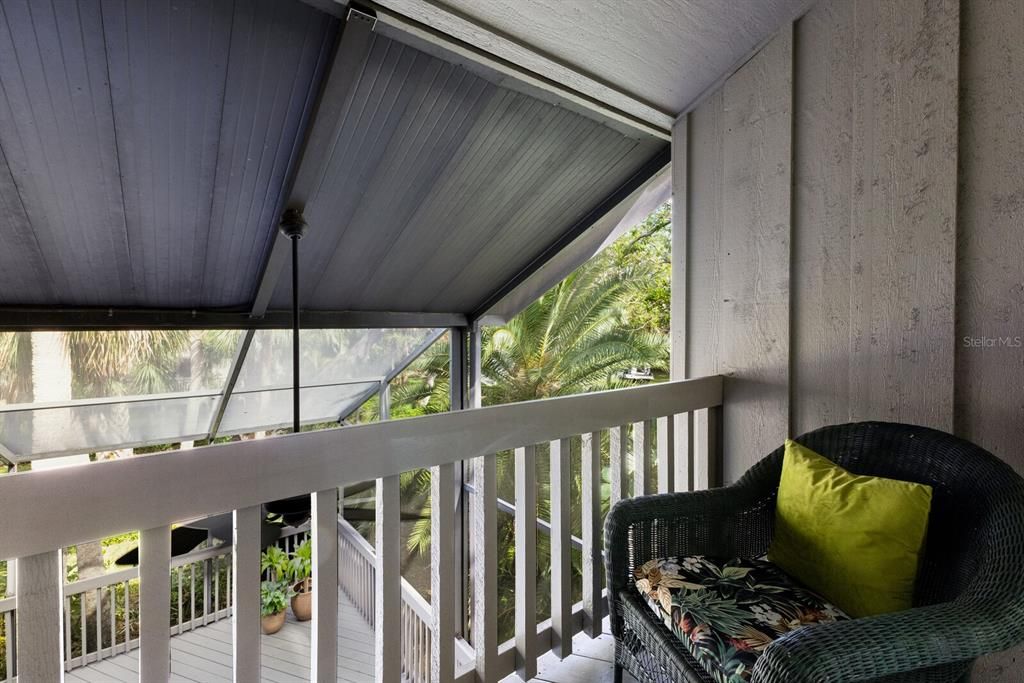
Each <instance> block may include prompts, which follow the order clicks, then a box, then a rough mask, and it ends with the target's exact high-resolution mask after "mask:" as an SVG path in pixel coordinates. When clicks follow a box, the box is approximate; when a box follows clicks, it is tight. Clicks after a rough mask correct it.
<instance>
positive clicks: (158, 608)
mask: <svg viewBox="0 0 1024 683" xmlns="http://www.w3.org/2000/svg"><path fill="white" fill-rule="evenodd" d="M170 587H171V527H169V526H161V527H156V528H153V529H146V530H144V531H143V532H142V533H141V534H139V647H140V649H139V679H140V680H141V681H144V682H145V683H150V682H151V681H152V682H154V683H155V682H157V681H166V680H167V679H168V677H169V676H170V672H171V640H170V635H171V634H170V627H169V625H168V622H169V619H168V616H169V614H170V612H171V591H170ZM82 597H83V602H82V609H83V610H84V609H85V602H84V598H85V594H84V593H83V594H82ZM83 642H84V641H83ZM83 649H84V648H83Z"/></svg>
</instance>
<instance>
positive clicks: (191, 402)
mask: <svg viewBox="0 0 1024 683" xmlns="http://www.w3.org/2000/svg"><path fill="white" fill-rule="evenodd" d="M445 332H446V329H445V328H437V329H436V328H405V329H334V330H325V329H309V330H302V331H301V333H300V334H301V338H300V344H299V347H300V364H301V366H300V367H301V372H300V377H301V381H300V388H301V391H300V401H301V405H300V415H301V417H302V424H303V425H310V424H320V423H325V422H339V421H341V420H342V419H344V418H345V417H346V416H348V415H350V414H352V413H353V412H354V411H356V410H357V409H358V408H359V407H360V406H361V405H362V404H363V403H364V402H365V401H367V400H368V399H369V398H371V397H372V396H374V395H375V394H376V393H377V391H378V390H379V388H380V386H381V384H382V383H384V384H386V383H387V382H389V381H391V380H392V379H394V377H395V376H397V375H398V373H400V372H401V371H402V370H403V369H405V368H406V367H407V366H408V365H409V364H410V363H411V362H413V361H414V360H415V359H416V358H417V357H418V356H420V355H421V354H422V353H423V352H424V351H425V350H426V349H427V348H428V347H429V346H430V345H431V344H433V343H434V342H435V341H437V340H438V339H439V338H440V337H441V336H443V335H444V333H445ZM12 334H15V335H18V338H16V339H14V340H13V341H14V343H15V346H17V347H18V348H19V349H21V350H22V351H21V352H22V353H24V354H25V355H26V356H30V361H29V360H28V359H25V360H24V361H23V362H21V363H20V366H21V368H22V371H21V372H20V376H18V374H17V371H16V373H15V375H14V377H13V379H12V380H11V381H15V382H19V381H20V382H21V383H23V384H24V385H25V386H31V385H33V384H36V385H40V386H41V385H43V384H45V387H46V388H45V391H40V392H38V393H39V394H41V395H36V396H34V397H33V398H34V400H32V401H26V402H17V403H6V404H2V403H0V455H2V456H3V457H4V458H5V459H6V460H8V461H10V462H11V463H18V462H25V461H30V460H37V459H41V458H52V457H56V456H63V455H71V454H84V453H95V452H102V451H113V450H118V449H124V448H139V447H143V446H154V445H161V444H173V443H180V442H187V441H199V440H209V441H212V440H213V439H214V438H216V437H218V436H229V435H235V434H244V433H251V432H259V431H268V430H274V429H279V428H282V427H287V426H289V425H291V419H292V385H291V382H292V333H291V331H290V330H247V331H239V330H203V331H152V332H124V331H117V332H113V331H85V332H75V333H52V332H43V333H33V332H16V333H12ZM41 335H59V337H58V338H57V339H53V338H52V337H51V338H50V339H46V338H44V337H42V336H41ZM114 335H118V337H115V336H114ZM132 335H136V337H137V338H136V339H132ZM33 341H35V348H33ZM133 342H136V343H137V344H138V347H141V348H137V349H136V350H135V351H133V350H131V348H130V347H132V346H133ZM125 347H128V348H125ZM118 354H121V355H120V357H119V356H118ZM100 356H105V357H104V358H102V359H101V358H99V357H100ZM100 363H102V364H103V365H104V366H105V367H104V368H102V371H98V370H97V369H96V366H97V365H98V364H100ZM7 393H11V392H7Z"/></svg>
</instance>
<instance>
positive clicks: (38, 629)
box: [7, 550, 64, 683]
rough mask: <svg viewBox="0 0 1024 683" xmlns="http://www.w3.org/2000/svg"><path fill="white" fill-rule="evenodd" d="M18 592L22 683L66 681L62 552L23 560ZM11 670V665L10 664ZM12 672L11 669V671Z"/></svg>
mask: <svg viewBox="0 0 1024 683" xmlns="http://www.w3.org/2000/svg"><path fill="white" fill-rule="evenodd" d="M17 563H18V585H17V588H16V591H17V592H16V595H17V600H16V603H15V604H16V605H17V615H16V617H15V622H16V623H17V625H16V626H15V630H16V632H17V637H16V641H17V643H16V646H17V667H18V680H19V681H21V682H22V683H37V682H39V683H44V682H45V683H49V681H60V680H63V679H62V677H63V673H62V671H63V666H62V664H61V658H62V656H63V649H64V645H63V637H64V627H63V625H62V623H61V587H62V586H63V584H64V581H63V577H62V576H61V566H62V565H61V551H60V550H54V551H50V552H46V553H40V554H38V555H30V556H28V557H22V558H21V559H19V560H18V561H17ZM7 666H8V667H10V666H11V662H10V661H8V662H7ZM8 671H9V669H8Z"/></svg>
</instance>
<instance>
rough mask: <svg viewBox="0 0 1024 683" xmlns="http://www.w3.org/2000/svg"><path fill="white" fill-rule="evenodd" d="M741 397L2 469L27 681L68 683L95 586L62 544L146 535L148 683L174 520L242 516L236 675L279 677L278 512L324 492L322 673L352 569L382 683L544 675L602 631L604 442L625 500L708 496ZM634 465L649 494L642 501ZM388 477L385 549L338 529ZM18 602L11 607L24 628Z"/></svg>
mask: <svg viewBox="0 0 1024 683" xmlns="http://www.w3.org/2000/svg"><path fill="white" fill-rule="evenodd" d="M721 403H722V379H721V377H717V376H715V377H706V378H701V379H695V380H687V381H682V382H671V383H665V384H658V385H652V386H646V387H642V388H636V389H624V390H617V391H608V392H600V393H595V394H587V395H582V396H571V397H564V398H557V399H550V400H544V401H533V402H526V403H518V404H512V405H505V406H496V407H489V408H482V409H476V410H466V411H461V412H453V413H447V414H443V415H434V416H429V417H422V418H414V419H408V420H397V421H386V422H380V423H375V424H369V425H359V426H353V427H344V428H340V429H333V430H325V431H319V432H308V433H302V434H295V435H289V436H284V437H278V438H270V439H263V440H257V441H247V442H240V443H231V444H224V445H220V446H212V447H208V448H202V449H194V450H191V451H182V452H177V453H174V454H154V455H147V456H138V457H135V458H131V459H125V460H118V461H106V462H100V463H94V464H91V465H89V466H85V467H78V468H66V469H62V470H48V471H41V472H31V473H24V474H15V475H11V476H7V477H3V478H0V516H2V517H0V518H2V519H4V520H5V528H4V531H3V532H2V533H0V558H11V559H13V558H17V564H18V574H19V579H20V580H19V581H18V583H17V590H16V605H17V617H18V618H17V619H16V620H15V621H16V630H17V637H16V639H15V644H16V645H15V647H16V650H17V663H18V669H19V673H20V674H21V676H22V680H23V681H25V680H46V681H49V680H59V677H60V672H61V671H62V670H63V669H64V668H65V666H66V665H67V664H66V659H67V654H68V653H67V652H66V651H65V647H64V644H63V642H62V641H63V640H64V639H65V638H66V637H67V634H66V629H67V626H66V622H65V621H64V617H63V612H64V611H65V610H67V611H70V610H69V608H68V605H69V599H71V598H73V596H74V595H76V594H81V593H84V591H78V593H75V592H70V593H69V592H68V590H67V588H66V587H65V586H64V583H63V581H62V567H61V562H60V552H59V549H60V548H62V547H66V546H69V545H74V544H75V543H79V542H83V541H87V540H92V539H96V538H102V537H105V536H110V535H113V534H117V533H123V532H126V531H131V530H135V529H138V530H141V534H140V537H141V543H140V566H139V568H138V576H139V598H138V611H139V617H140V621H139V630H138V643H139V648H140V651H139V663H140V676H141V678H142V680H144V681H147V682H148V681H158V680H166V678H167V676H168V671H169V661H170V659H169V652H170V649H169V639H170V637H171V635H172V629H169V628H168V624H169V617H170V614H171V613H172V604H171V603H172V597H171V595H170V594H169V593H168V591H167V586H168V585H170V580H171V573H172V572H173V571H179V572H180V571H181V570H180V569H178V567H179V566H181V565H176V564H175V562H172V560H171V558H170V525H171V524H173V523H174V522H176V521H178V520H183V519H190V518H195V517H200V516H206V515H212V514H217V513H221V512H224V511H226V510H233V511H234V539H233V544H232V548H231V555H230V557H231V562H232V567H233V571H232V583H231V589H230V594H231V604H232V605H233V611H232V624H233V667H234V675H235V680H245V681H251V680H259V677H260V672H259V665H260V664H259V663H260V656H259V649H260V626H259V621H260V620H259V580H260V571H259V553H260V516H261V514H260V511H261V507H260V506H261V503H262V502H263V501H267V500H276V499H280V498H285V497H288V496H295V495H300V494H303V493H309V492H312V493H313V519H312V522H311V528H310V534H311V537H312V539H313V552H314V567H315V569H314V591H313V596H314V620H313V629H312V648H311V651H312V654H311V660H312V661H311V671H312V678H313V680H316V681H326V680H334V677H335V666H336V660H337V655H338V649H337V648H338V638H337V628H338V612H337V610H338V601H337V600H336V599H335V597H336V591H337V586H338V580H339V578H344V579H345V580H344V581H343V582H342V586H343V589H344V590H346V592H347V593H348V594H349V597H350V598H351V599H352V601H353V602H354V603H355V604H356V606H357V607H358V608H359V609H360V610H362V611H363V613H364V614H365V615H366V616H367V617H369V616H371V615H370V612H371V609H372V624H373V629H374V633H375V638H376V655H375V668H376V678H377V680H379V681H387V682H388V683H390V682H392V681H399V680H401V679H402V678H403V677H407V678H409V679H412V680H415V681H427V680H432V681H440V682H450V681H460V682H461V681H472V680H480V681H483V682H485V683H490V682H493V681H497V680H499V679H500V678H502V677H504V676H505V675H507V674H509V673H511V672H513V671H518V672H519V674H520V675H521V676H522V677H523V678H525V679H528V678H531V677H532V676H533V675H534V674H535V672H536V662H537V658H538V657H539V656H540V655H541V654H542V653H544V652H546V651H548V650H554V651H555V652H556V653H558V654H559V655H561V656H563V657H564V656H567V655H568V654H570V652H571V645H572V636H573V634H575V633H576V632H577V631H579V630H583V631H585V632H586V633H588V634H590V635H591V636H594V637H596V636H597V635H598V634H599V633H600V631H601V618H602V616H603V614H604V610H605V606H604V605H605V603H604V600H603V586H602V559H601V547H600V545H599V538H600V526H601V524H602V521H603V520H602V511H601V510H602V508H601V481H602V474H603V472H602V467H603V466H602V457H601V444H602V440H603V439H604V438H607V440H608V443H609V450H608V453H609V463H610V464H609V472H608V480H609V482H610V483H611V499H612V502H615V501H616V500H619V499H621V498H623V497H626V496H628V495H630V494H631V493H632V494H644V493H651V492H654V491H670V490H684V489H689V488H701V487H705V486H707V485H708V483H709V482H713V481H714V480H715V467H716V464H717V462H718V444H719V439H718V434H719V431H720V428H721V408H720V406H721ZM630 425H631V427H629V426H630ZM605 432H607V433H608V436H607V437H604V433H605ZM573 440H578V442H579V444H580V446H579V447H580V448H581V453H582V475H581V484H582V534H581V538H580V539H579V542H580V543H581V544H582V556H583V563H582V564H583V577H582V578H583V591H582V598H583V599H582V601H581V602H579V603H577V604H575V605H574V604H573V602H572V597H571V589H570V585H571V583H570V579H571V571H572V564H571V552H572V549H573V537H572V535H571V533H570V531H571V525H570V495H571V490H572V489H571V479H570V447H571V445H572V441H573ZM630 442H631V445H632V449H630ZM538 444H550V459H551V466H550V491H551V500H550V510H551V519H550V546H551V596H552V597H551V604H552V609H551V618H550V619H548V620H545V621H543V622H541V623H538V620H537V618H536V614H537V609H536V605H537V585H536V576H537V552H536V548H537V543H536V540H537V528H538V525H537V517H538V501H537V488H538V487H537V484H538V482H537V480H536V475H535V472H536V468H535V461H536V457H537V445H538ZM505 451H514V460H515V482H514V486H515V506H514V514H515V532H514V533H515V548H516V553H515V561H516V566H515V576H516V585H515V638H514V639H513V640H511V641H508V642H506V643H499V642H498V618H497V613H498V586H497V569H498V552H499V548H498V533H497V532H498V528H497V523H498V512H499V505H498V496H497V481H496V478H497V476H496V475H497V470H496V463H497V457H498V456H497V454H498V453H501V452H505ZM630 451H631V452H632V454H631V455H630ZM630 458H632V459H633V471H634V475H633V481H634V486H633V490H632V491H627V490H626V482H627V480H628V471H629V468H628V460H629V459H630ZM463 461H468V462H469V463H471V465H472V469H473V489H472V494H471V495H470V496H469V499H470V500H469V504H470V514H469V518H470V521H471V525H470V527H471V528H470V529H469V532H468V534H467V538H468V551H469V555H470V558H471V563H472V568H473V569H472V596H473V603H472V606H471V607H470V614H469V615H468V616H469V620H470V621H471V623H472V628H471V630H470V632H469V633H467V634H466V636H468V637H467V638H463V637H460V635H459V630H460V626H459V625H460V624H461V623H464V621H465V618H466V616H467V615H465V614H464V613H463V611H462V608H461V607H462V604H463V603H462V600H461V598H460V596H461V591H459V590H458V589H457V585H458V584H457V582H458V581H460V580H461V579H462V577H463V575H464V568H463V564H462V562H461V560H460V556H459V555H457V553H456V546H457V540H456V537H457V535H456V534H453V529H456V528H457V524H456V517H455V515H456V506H455V501H456V500H457V495H458V494H459V493H460V492H459V491H458V490H457V487H456V479H455V476H454V467H455V465H456V464H457V463H461V462H463ZM655 467H656V469H657V473H658V477H657V481H655V480H654V477H653V471H654V469H655ZM419 468H431V487H432V490H431V525H432V534H431V602H430V604H429V606H428V605H427V604H426V603H425V602H423V601H422V599H420V601H419V602H417V601H416V600H410V599H408V598H409V596H408V590H403V584H402V579H401V576H400V565H399V561H400V556H401V553H400V551H401V539H400V534H401V530H400V516H399V475H400V474H401V473H402V472H405V471H408V470H413V469H419ZM368 479H376V481H377V502H376V506H377V510H376V520H377V522H376V524H375V530H376V535H377V536H376V539H375V541H376V542H375V544H374V546H375V548H376V552H373V553H371V552H370V551H369V544H366V543H365V541H363V539H362V538H360V537H358V534H354V533H351V534H348V533H346V532H345V529H344V528H342V530H341V532H340V533H339V526H338V522H337V516H338V500H337V487H338V486H343V485H345V484H347V483H353V482H359V481H365V480H368ZM192 566H195V565H194V564H193V565H192ZM339 566H340V567H341V568H342V571H343V574H342V576H341V577H339ZM132 571H134V570H132ZM193 575H194V576H196V577H197V579H198V574H196V573H195V572H194V571H192V570H190V571H186V572H185V576H186V577H188V578H186V579H185V581H186V583H188V581H189V580H190V579H191V576H193ZM179 585H181V582H180V581H179ZM79 588H80V587H79ZM87 589H88V588H87ZM75 590H77V589H75ZM410 590H411V589H410ZM114 594H115V596H118V595H120V594H119V593H118V592H117V591H116V590H115V592H114ZM403 597H406V599H405V600H403ZM417 597H418V596H417ZM7 602H8V601H7V600H5V601H2V603H0V615H3V616H4V619H5V625H7V623H9V622H8V621H6V620H9V617H8V615H9V614H10V609H9V607H10V606H9V605H7ZM371 606H372V608H371ZM4 607H7V612H3V609H2V608H4ZM182 610H184V611H185V612H186V613H187V614H194V613H195V612H194V611H192V612H189V611H188V609H187V608H186V603H184V602H183V603H182V607H181V609H179V612H178V613H179V614H181V613H182ZM428 624H429V628H428V627H427V625H428ZM186 628H187V626H186ZM8 633H9V631H8ZM129 640H131V639H129ZM400 640H401V642H402V643H403V647H402V656H400V657H395V656H393V650H389V648H390V646H391V645H392V644H393V643H396V642H399V641H400ZM8 642H10V640H9V639H8ZM111 645H112V646H113V645H114V643H113V642H111ZM427 653H429V656H428V655H427ZM457 655H458V656H457ZM8 661H10V660H8Z"/></svg>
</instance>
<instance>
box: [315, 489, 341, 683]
mask: <svg viewBox="0 0 1024 683" xmlns="http://www.w3.org/2000/svg"><path fill="white" fill-rule="evenodd" d="M312 508H313V518H312V532H313V565H314V566H313V635H312V644H311V651H312V652H311V654H312V660H313V661H312V663H311V665H312V669H313V671H312V680H313V681H314V682H316V683H321V682H323V681H332V682H333V681H336V680H337V678H338V489H336V488H333V487H332V488H328V489H324V490H323V491H316V492H315V493H313V499H312Z"/></svg>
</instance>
